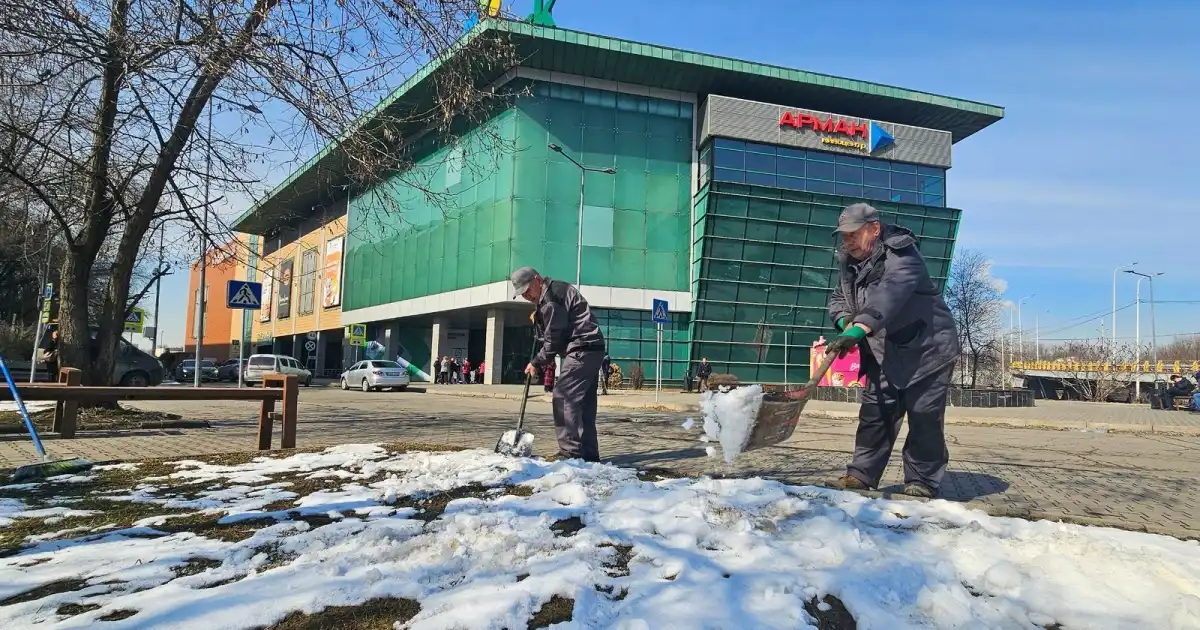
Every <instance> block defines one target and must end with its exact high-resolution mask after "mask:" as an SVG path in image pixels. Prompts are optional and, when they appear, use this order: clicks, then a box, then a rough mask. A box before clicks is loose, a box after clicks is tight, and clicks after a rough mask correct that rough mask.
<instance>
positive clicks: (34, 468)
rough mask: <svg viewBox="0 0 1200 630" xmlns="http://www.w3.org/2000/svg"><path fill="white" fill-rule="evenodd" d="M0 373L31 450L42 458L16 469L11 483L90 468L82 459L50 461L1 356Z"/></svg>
mask: <svg viewBox="0 0 1200 630" xmlns="http://www.w3.org/2000/svg"><path fill="white" fill-rule="evenodd" d="M0 371H3V372H4V380H5V382H6V383H8V390H9V391H10V392H12V397H13V401H14V402H16V403H17V411H18V412H20V414H21V419H22V420H24V421H25V428H26V429H28V430H29V436H30V437H31V438H33V448H34V450H36V451H37V454H38V457H40V458H42V461H41V462H40V463H37V464H26V465H25V466H20V467H18V468H17V470H16V471H15V472H14V473H13V476H12V480H13V482H14V483H20V482H22V481H28V480H30V479H41V478H44V477H54V476H55V475H67V474H71V473H77V472H81V471H84V470H87V469H89V468H91V467H92V462H90V461H88V460H86V459H82V458H75V459H60V460H56V461H51V459H50V456H49V455H47V454H46V448H45V447H44V446H42V440H41V438H39V437H38V434H37V429H36V428H34V426H33V421H31V420H30V419H29V411H28V410H26V409H25V401H24V400H21V394H19V393H18V392H17V384H16V382H14V381H13V377H12V373H11V372H9V371H8V364H7V363H5V362H4V357H2V356H0Z"/></svg>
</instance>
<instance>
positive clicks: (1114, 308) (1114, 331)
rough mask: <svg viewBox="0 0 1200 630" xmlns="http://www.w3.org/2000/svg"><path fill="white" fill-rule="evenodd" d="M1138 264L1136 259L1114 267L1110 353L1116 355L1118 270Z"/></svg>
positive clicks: (1127, 268)
mask: <svg viewBox="0 0 1200 630" xmlns="http://www.w3.org/2000/svg"><path fill="white" fill-rule="evenodd" d="M1136 266H1137V261H1136V260H1135V261H1133V262H1132V263H1129V264H1128V265H1124V266H1121V267H1117V268H1116V269H1113V291H1112V349H1110V350H1109V353H1110V354H1113V355H1115V354H1116V353H1117V272H1118V271H1126V270H1129V269H1133V268H1134V267H1136Z"/></svg>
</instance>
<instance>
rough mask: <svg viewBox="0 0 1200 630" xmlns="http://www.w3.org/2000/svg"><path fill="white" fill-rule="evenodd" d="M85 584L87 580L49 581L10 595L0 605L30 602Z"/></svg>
mask: <svg viewBox="0 0 1200 630" xmlns="http://www.w3.org/2000/svg"><path fill="white" fill-rule="evenodd" d="M85 586H87V580H59V581H57V582H50V583H49V584H42V585H41V586H39V587H37V588H34V589H30V590H28V591H25V592H24V593H17V594H16V595H13V596H12V597H9V598H7V599H3V600H0V606H12V605H13V604H23V603H25V602H32V601H34V600H36V599H41V598H43V597H49V596H50V595H57V594H59V593H70V592H71V591H78V590H79V589H81V588H83V587H85Z"/></svg>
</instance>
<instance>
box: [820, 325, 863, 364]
mask: <svg viewBox="0 0 1200 630" xmlns="http://www.w3.org/2000/svg"><path fill="white" fill-rule="evenodd" d="M866 337H867V331H866V329H865V328H863V327H862V326H854V325H851V326H850V327H849V328H847V329H845V330H843V331H842V334H840V335H838V336H837V338H835V339H834V340H833V343H831V344H829V348H828V350H826V351H827V352H836V353H837V354H838V358H839V359H841V358H844V357H845V356H846V353H847V352H849V351H851V350H853V349H854V348H856V347H858V342H860V341H862V340H863V339H866Z"/></svg>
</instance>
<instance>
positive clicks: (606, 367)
mask: <svg viewBox="0 0 1200 630" xmlns="http://www.w3.org/2000/svg"><path fill="white" fill-rule="evenodd" d="M610 374H612V359H610V358H608V353H607V352H605V353H604V360H603V361H601V362H600V393H601V394H604V395H605V396H607V395H608V377H609V375H610Z"/></svg>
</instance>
